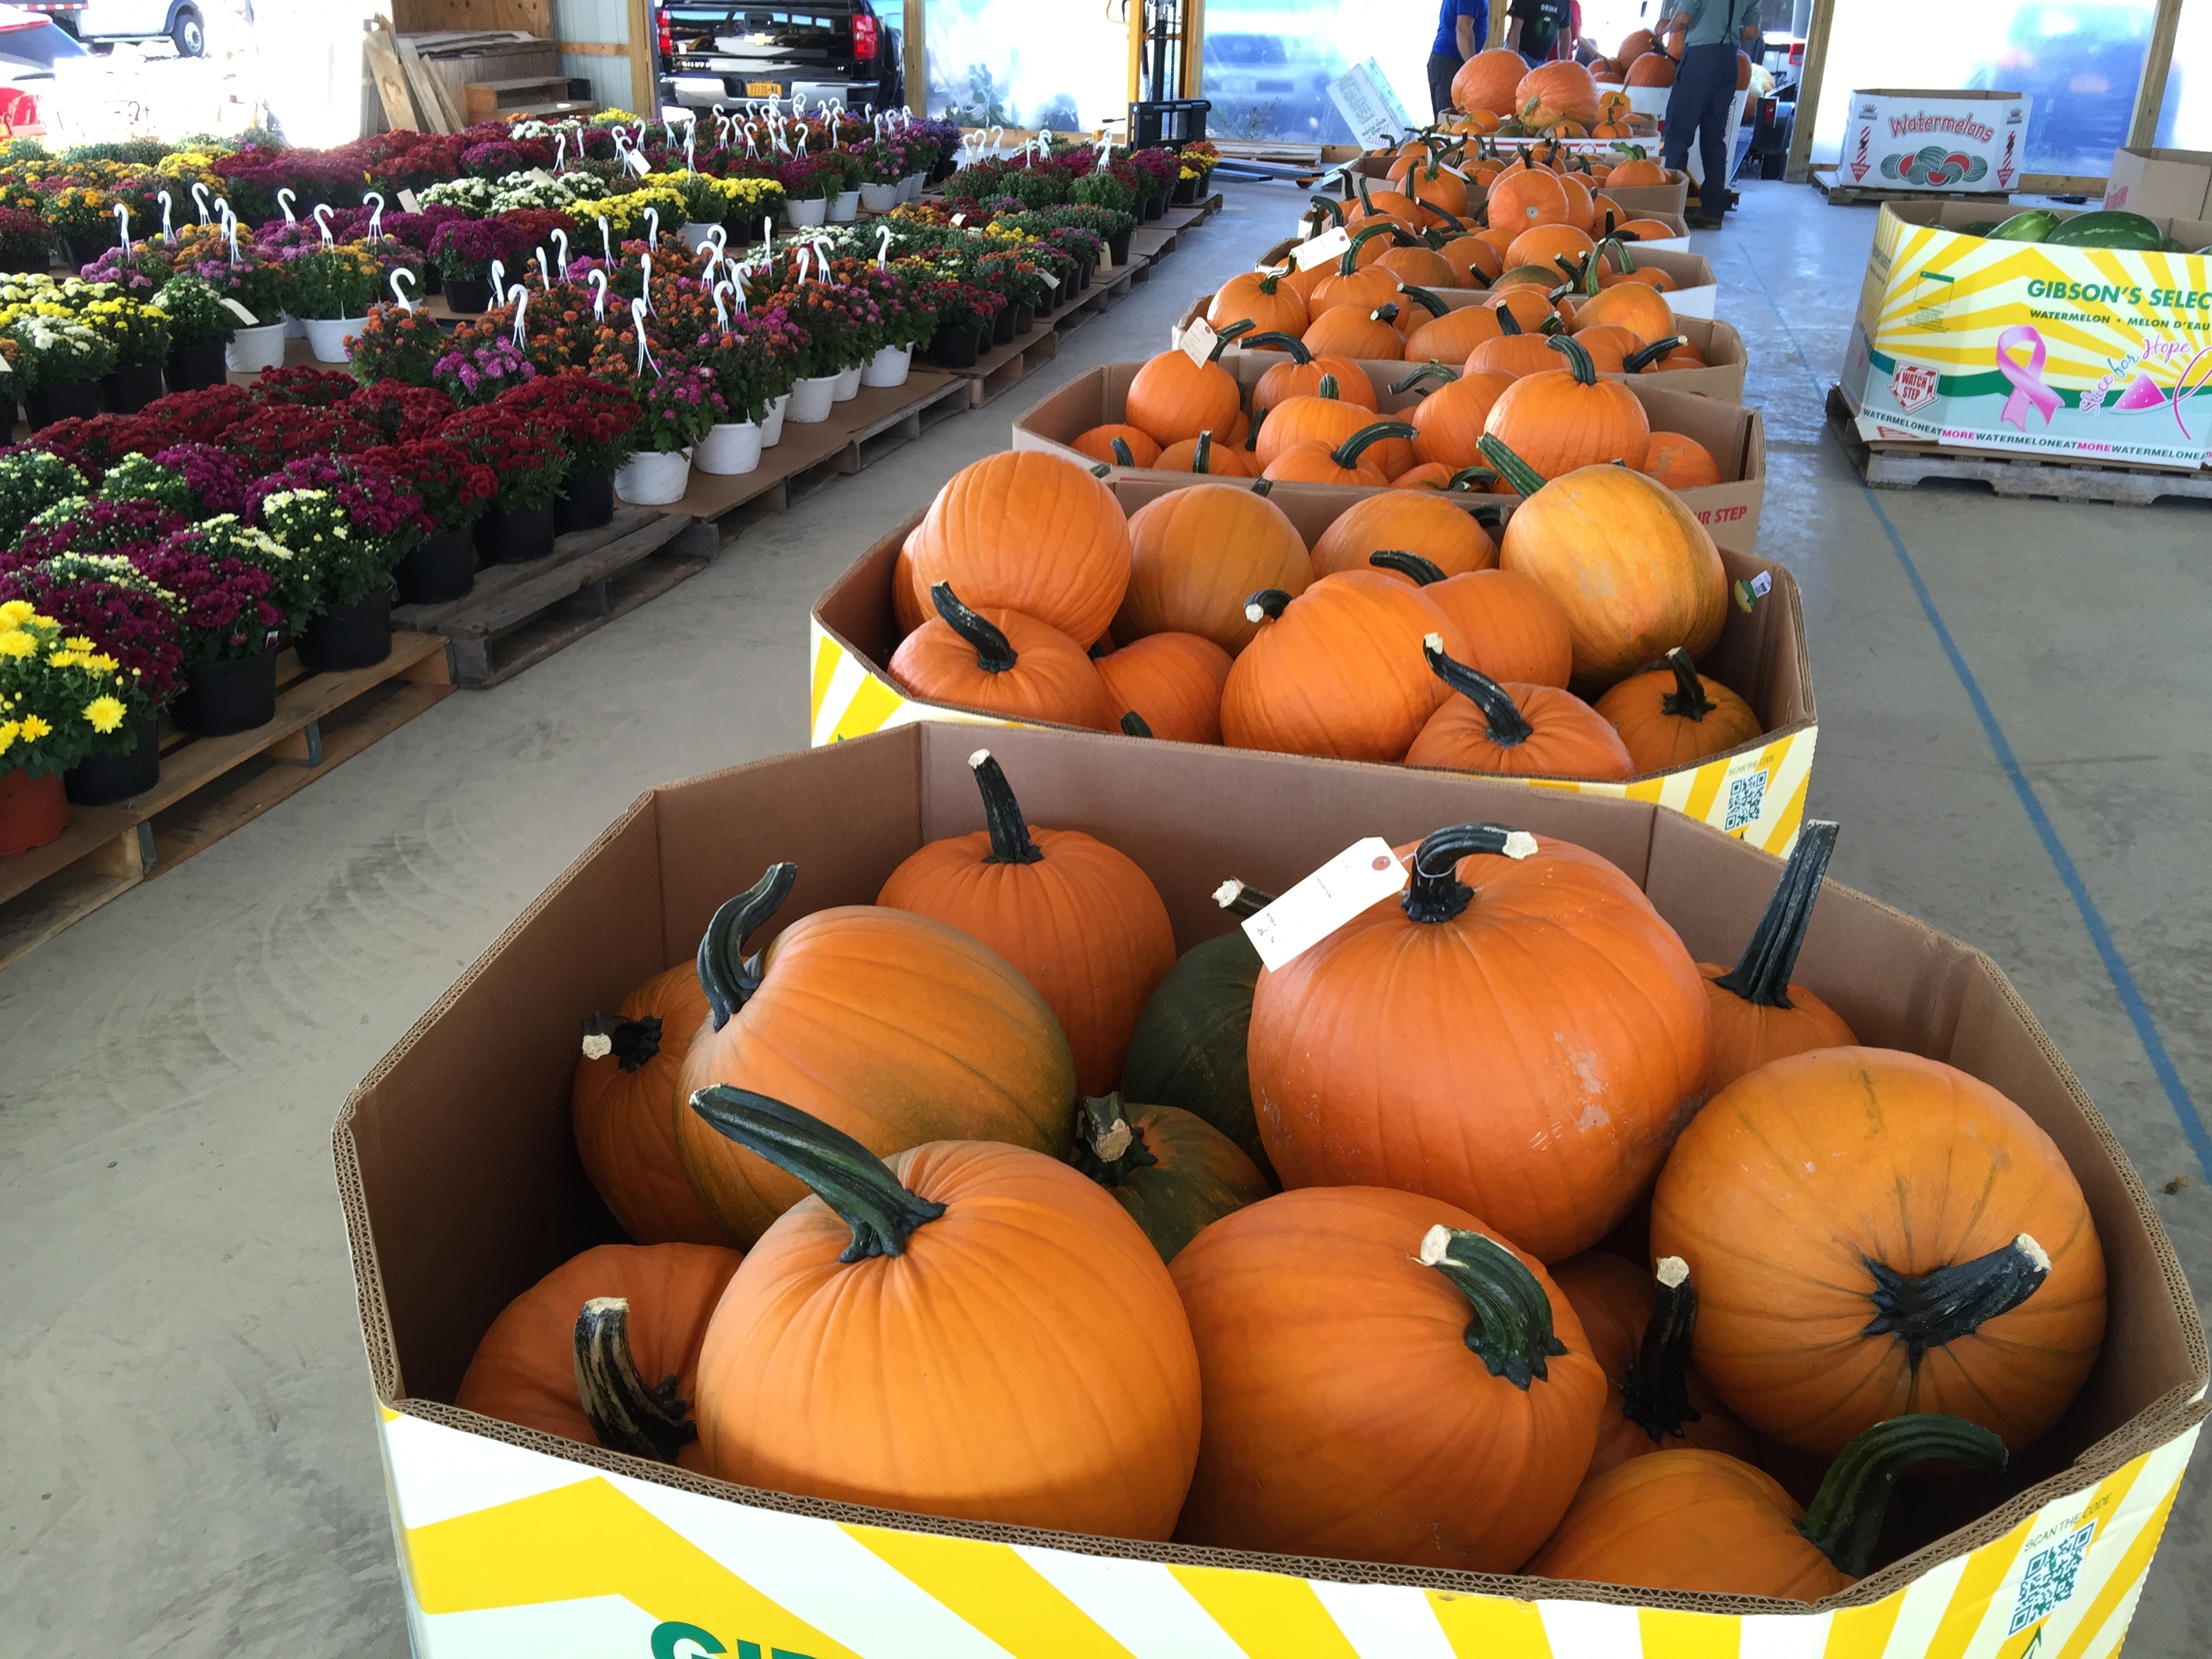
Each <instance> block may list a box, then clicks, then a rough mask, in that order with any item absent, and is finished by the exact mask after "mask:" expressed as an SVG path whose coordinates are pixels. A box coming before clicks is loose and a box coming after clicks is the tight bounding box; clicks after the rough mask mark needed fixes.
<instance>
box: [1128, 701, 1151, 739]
mask: <svg viewBox="0 0 2212 1659" xmlns="http://www.w3.org/2000/svg"><path fill="white" fill-rule="evenodd" d="M1121 730H1122V732H1124V733H1125V734H1126V735H1127V736H1129V737H1133V738H1149V737H1151V736H1152V727H1151V726H1147V725H1146V724H1145V717H1144V716H1143V715H1142V714H1139V713H1138V712H1137V711H1136V710H1135V709H1133V708H1132V709H1129V710H1127V712H1125V713H1124V714H1122V716H1121Z"/></svg>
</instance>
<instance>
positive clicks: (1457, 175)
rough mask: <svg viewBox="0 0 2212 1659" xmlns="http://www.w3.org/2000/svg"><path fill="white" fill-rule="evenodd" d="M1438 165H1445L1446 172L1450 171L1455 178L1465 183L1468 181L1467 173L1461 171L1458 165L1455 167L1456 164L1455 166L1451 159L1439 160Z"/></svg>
mask: <svg viewBox="0 0 2212 1659" xmlns="http://www.w3.org/2000/svg"><path fill="white" fill-rule="evenodd" d="M1437 165H1438V166H1439V167H1443V170H1444V171H1445V172H1446V173H1449V174H1451V176H1452V177H1453V178H1455V179H1458V180H1459V181H1460V182H1461V183H1462V184H1465V183H1466V182H1467V174H1465V173H1462V172H1461V171H1460V170H1459V169H1458V168H1457V167H1454V166H1453V165H1452V164H1451V163H1450V162H1449V161H1440V162H1438V163H1437Z"/></svg>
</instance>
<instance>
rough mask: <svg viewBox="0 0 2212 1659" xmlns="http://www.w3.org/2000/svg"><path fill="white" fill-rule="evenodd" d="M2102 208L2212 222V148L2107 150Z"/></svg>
mask: <svg viewBox="0 0 2212 1659" xmlns="http://www.w3.org/2000/svg"><path fill="white" fill-rule="evenodd" d="M2105 205H2106V207H2107V208H2110V209H2113V210H2118V209H2121V208H2124V209H2126V210H2128V211H2129V212H2130V213H2140V214H2142V215H2143V216H2145V217H2147V218H2166V217H2169V216H2170V217H2172V218H2176V219H2206V218H2212V211H2208V210H2212V150H2204V149H2142V148H2137V147H2136V146H2135V145H2133V144H2126V145H2123V146H2122V147H2121V148H2120V149H2116V150H2114V151H2113V152H2112V170H2111V173H2110V175H2109V176H2108V177H2107V178H2106V180H2105Z"/></svg>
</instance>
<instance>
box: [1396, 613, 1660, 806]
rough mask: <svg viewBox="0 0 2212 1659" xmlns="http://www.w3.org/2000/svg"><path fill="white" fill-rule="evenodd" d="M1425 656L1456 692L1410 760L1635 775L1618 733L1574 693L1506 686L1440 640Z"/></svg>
mask: <svg viewBox="0 0 2212 1659" xmlns="http://www.w3.org/2000/svg"><path fill="white" fill-rule="evenodd" d="M1425 654H1426V655H1427V658H1428V663H1429V668H1430V671H1431V672H1432V673H1434V674H1435V675H1436V677H1437V678H1438V679H1440V680H1442V681H1443V683H1444V684H1445V685H1447V686H1448V687H1449V688H1450V689H1451V690H1453V691H1455V692H1456V693H1458V695H1457V696H1454V697H1449V698H1447V699H1446V700H1445V702H1444V703H1443V707H1442V708H1438V709H1437V712H1436V713H1435V714H1431V715H1430V716H1429V723H1428V724H1427V725H1426V726H1423V727H1422V728H1421V731H1420V735H1419V736H1418V737H1416V738H1414V739H1413V744H1412V746H1411V747H1409V748H1408V749H1407V750H1406V764H1407V765H1408V766H1435V767H1442V768H1444V769H1448V770H1450V771H1454V772H1486V773H1493V774H1497V775H1502V776H1506V777H1522V778H1577V779H1586V780H1589V781H1595V782H1601V783H1618V782H1620V781H1624V780H1626V779H1627V778H1628V777H1630V776H1632V775H1633V774H1634V773H1635V770H1636V765H1635V763H1634V762H1632V760H1630V759H1629V757H1628V751H1627V750H1626V749H1624V748H1622V747H1621V744H1620V736H1619V734H1618V733H1616V732H1614V731H1613V728H1612V727H1611V726H1607V724H1606V723H1605V721H1604V720H1601V719H1600V718H1599V716H1598V715H1597V714H1596V713H1595V711H1594V710H1592V709H1591V708H1590V706H1589V704H1588V703H1586V702H1583V700H1582V699H1581V698H1580V697H1577V696H1575V695H1574V693H1573V692H1571V691H1562V690H1559V689H1558V688H1557V687H1556V686H1549V685H1527V684H1510V685H1501V684H1498V682H1497V681H1496V680H1493V679H1492V678H1489V676H1487V675H1486V674H1482V673H1479V672H1477V671H1475V670H1474V669H1472V668H1469V667H1468V665H1466V664H1465V663H1463V662H1457V661H1455V660H1454V659H1452V658H1451V657H1450V656H1449V654H1448V653H1446V652H1445V651H1444V649H1443V640H1442V639H1441V638H1440V637H1436V636H1431V639H1430V640H1429V641H1427V642H1426V646H1425Z"/></svg>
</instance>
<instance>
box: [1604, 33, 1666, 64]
mask: <svg viewBox="0 0 2212 1659" xmlns="http://www.w3.org/2000/svg"><path fill="white" fill-rule="evenodd" d="M1658 40H1659V37H1658V36H1657V35H1656V34H1654V33H1651V31H1650V29H1631V30H1629V32H1628V33H1626V35H1625V36H1623V37H1622V39H1621V42H1620V51H1619V52H1615V53H1613V61H1614V62H1615V63H1618V64H1632V63H1634V62H1635V61H1636V60H1637V59H1638V58H1641V57H1643V56H1644V53H1645V52H1649V51H1650V50H1651V48H1652V47H1653V46H1656V45H1657V44H1658Z"/></svg>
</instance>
